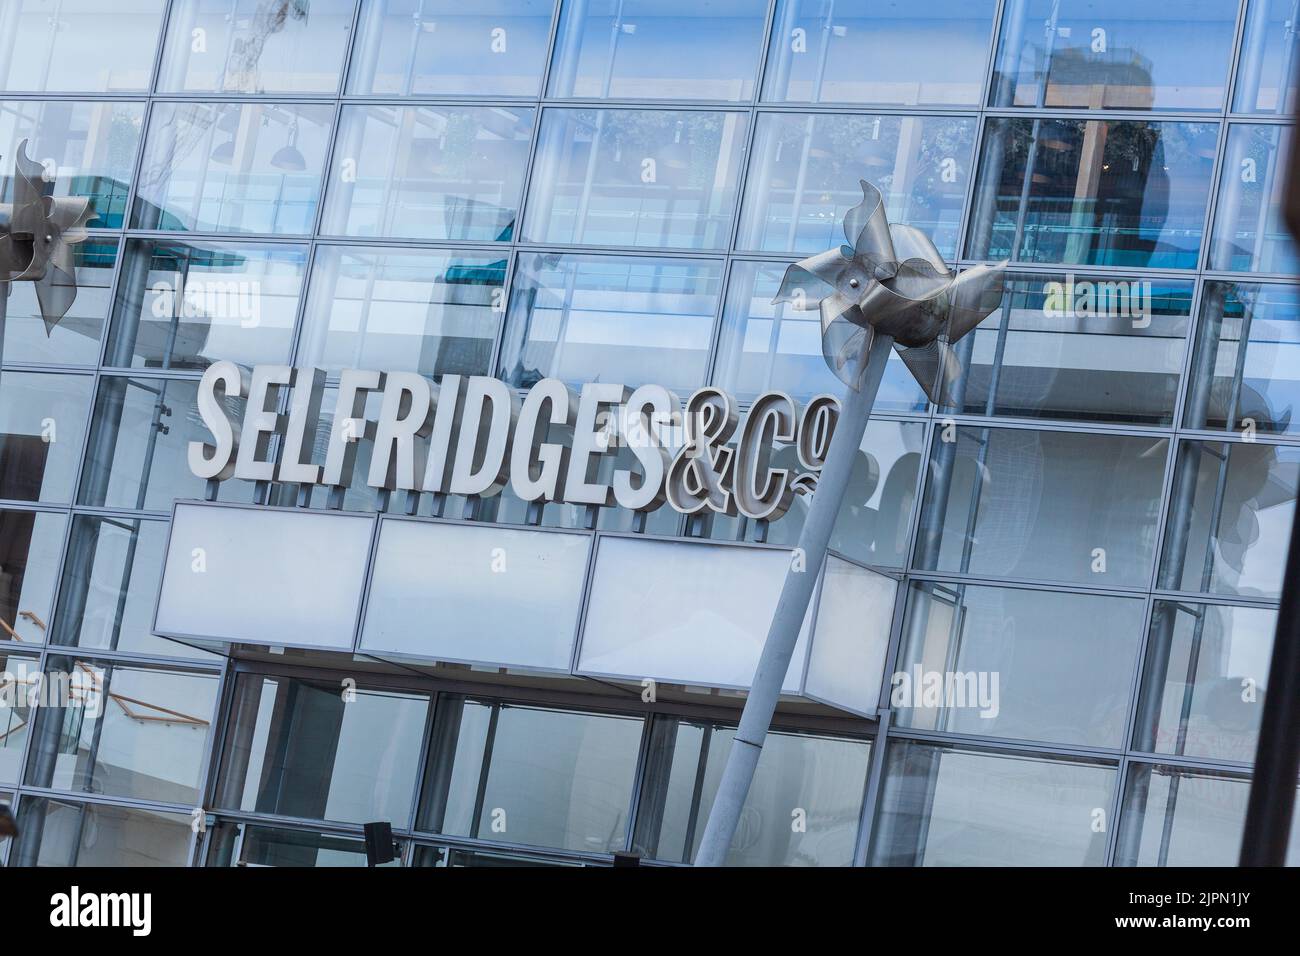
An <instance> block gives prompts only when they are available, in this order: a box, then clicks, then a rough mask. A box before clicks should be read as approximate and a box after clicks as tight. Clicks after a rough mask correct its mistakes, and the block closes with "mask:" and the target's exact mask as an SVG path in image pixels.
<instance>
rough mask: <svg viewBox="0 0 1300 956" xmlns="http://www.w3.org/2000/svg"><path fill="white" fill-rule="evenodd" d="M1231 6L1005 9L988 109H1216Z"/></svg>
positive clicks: (1221, 2) (1150, 0)
mask: <svg viewBox="0 0 1300 956" xmlns="http://www.w3.org/2000/svg"><path fill="white" fill-rule="evenodd" d="M1237 6H1238V0H1200V2H1197V3H1163V2H1160V0H1018V2H1011V3H1007V4H1006V7H1005V13H1004V14H1003V19H1002V30H1001V35H1000V40H999V43H998V58H997V65H996V68H995V71H994V74H993V88H992V91H991V97H990V103H991V104H992V105H993V106H1046V107H1048V108H1058V109H1125V110H1149V109H1159V110H1164V109H1167V110H1218V109H1220V108H1221V107H1222V106H1223V93H1224V90H1225V89H1227V82H1228V63H1229V61H1230V59H1231V57H1232V42H1233V39H1234V38H1235V36H1236V30H1237Z"/></svg>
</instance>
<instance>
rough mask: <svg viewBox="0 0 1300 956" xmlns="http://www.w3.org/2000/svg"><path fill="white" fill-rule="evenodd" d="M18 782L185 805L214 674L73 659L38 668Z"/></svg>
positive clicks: (199, 768) (207, 730)
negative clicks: (38, 695) (41, 685)
mask: <svg viewBox="0 0 1300 956" xmlns="http://www.w3.org/2000/svg"><path fill="white" fill-rule="evenodd" d="M45 680H46V682H47V684H49V686H48V687H47V688H46V689H45V691H44V693H45V695H46V700H45V703H44V704H43V705H42V706H41V707H40V708H38V709H37V719H36V726H35V729H34V730H33V733H32V744H31V746H30V747H29V749H28V755H27V777H26V782H27V783H29V784H32V785H34V786H38V787H54V788H56V789H59V790H80V791H85V792H86V793H99V794H107V795H112V796H119V797H133V798H136V799H140V800H157V801H160V802H164V803H179V804H184V805H187V806H193V805H195V804H196V803H197V802H198V801H199V786H200V784H201V783H202V778H203V763H204V761H205V760H206V758H207V749H208V738H209V736H210V734H211V731H212V720H213V716H214V714H213V710H214V707H215V705H216V701H217V685H218V680H217V677H216V675H215V674H193V673H182V672H178V671H163V670H146V669H144V668H140V667H124V666H122V665H119V664H109V663H105V662H99V661H91V660H85V659H79V658H74V657H62V656H57V657H50V658H47V660H46V663H45Z"/></svg>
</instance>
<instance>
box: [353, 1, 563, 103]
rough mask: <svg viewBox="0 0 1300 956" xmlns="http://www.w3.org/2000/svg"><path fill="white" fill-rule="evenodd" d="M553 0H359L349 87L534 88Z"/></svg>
mask: <svg viewBox="0 0 1300 956" xmlns="http://www.w3.org/2000/svg"><path fill="white" fill-rule="evenodd" d="M554 8H555V0H475V2H474V3H472V4H469V3H464V2H460V0H366V2H364V3H363V4H362V5H361V29H360V35H359V36H358V38H357V44H356V48H355V49H354V50H353V52H352V64H351V67H350V70H349V77H348V92H349V93H361V94H375V95H377V96H394V95H404V96H464V95H469V96H536V95H537V93H538V91H539V90H540V89H541V86H542V72H543V70H544V69H545V66H546V48H547V45H548V44H549V42H550V36H551V15H552V13H553V11H554Z"/></svg>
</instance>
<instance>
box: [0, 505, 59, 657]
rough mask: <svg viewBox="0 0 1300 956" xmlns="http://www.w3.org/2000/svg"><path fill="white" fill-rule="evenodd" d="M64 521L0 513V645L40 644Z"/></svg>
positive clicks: (39, 515)
mask: <svg viewBox="0 0 1300 956" xmlns="http://www.w3.org/2000/svg"><path fill="white" fill-rule="evenodd" d="M67 520H68V519H67V518H66V517H65V516H64V515H61V514H48V513H45V512H39V511H0V641H3V640H13V641H22V642H23V643H24V644H43V643H45V634H46V629H47V627H48V626H49V620H50V610H51V603H52V602H53V600H54V583H55V580H56V577H57V574H58V568H59V557H60V555H62V553H63V532H64V529H65V528H66V527H67Z"/></svg>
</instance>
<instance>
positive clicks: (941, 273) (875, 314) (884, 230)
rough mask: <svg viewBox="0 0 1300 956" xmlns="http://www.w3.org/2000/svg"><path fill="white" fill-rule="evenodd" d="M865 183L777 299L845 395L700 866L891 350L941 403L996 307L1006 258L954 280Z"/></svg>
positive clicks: (733, 821) (708, 860) (789, 641)
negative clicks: (802, 317) (969, 337)
mask: <svg viewBox="0 0 1300 956" xmlns="http://www.w3.org/2000/svg"><path fill="white" fill-rule="evenodd" d="M861 185H862V202H861V203H859V204H858V205H856V206H854V207H853V208H852V209H850V210H849V211H848V212H847V213H846V214H845V217H844V236H845V238H846V239H847V240H848V242H847V243H846V244H845V245H843V246H840V247H839V248H838V249H829V250H827V251H826V252H823V253H821V254H819V255H815V256H811V257H809V258H807V259H804V260H802V261H800V262H797V263H795V264H794V265H792V266H790V268H789V269H787V270H786V273H785V278H784V280H783V281H782V283H781V288H780V290H779V291H778V292H777V296H776V299H775V300H774V301H775V302H789V303H791V304H792V305H793V306H794V307H795V308H796V309H803V310H808V311H811V310H813V309H818V310H820V312H821V333H822V352H823V353H824V354H825V356H826V363H827V364H828V365H829V366H830V369H831V371H832V372H834V373H835V375H836V377H838V378H839V379H840V381H842V382H844V384H846V385H847V386H849V388H848V391H847V392H846V393H845V395H844V398H843V399H841V401H840V414H839V418H838V420H837V422H836V425H835V431H834V434H833V435H832V437H831V444H830V449H829V450H828V452H827V455H826V463H825V465H823V466H822V469H821V476H820V478H819V479H818V481H817V490H816V491H815V492H814V493H813V499H812V504H811V505H810V506H809V508H808V514H807V516H806V517H805V518H804V525H803V528H802V530H801V531H800V532H799V543H798V544H797V545H796V547H795V555H796V557H797V558H798V559H799V560H792V561H791V565H790V570H789V571H787V572H786V578H785V584H784V585H783V586H782V588H781V596H780V598H779V599H778V600H777V604H776V611H775V612H774V613H773V615H772V624H771V626H770V628H769V629H768V633H767V640H766V641H765V642H764V644H763V651H762V654H761V655H760V656H759V660H758V666H757V667H756V668H755V670H754V680H753V682H752V684H751V686H750V689H749V695H748V697H747V698H746V700H745V709H744V711H743V712H742V713H741V717H740V726H739V727H737V728H736V735H735V738H734V742H733V745H732V747H731V751H730V752H729V753H728V754H727V763H726V766H725V767H724V768H723V771H722V779H721V780H720V781H719V783H718V792H717V795H716V796H715V797H714V801H713V809H712V811H711V812H710V814H709V820H708V823H707V824H706V826H705V828H704V837H703V839H702V840H701V842H700V849H699V852H698V853H696V856H695V865H696V866H722V865H723V864H724V863H725V862H726V859H727V852H728V850H730V848H731V841H732V838H733V837H734V836H735V833H736V826H737V824H738V823H739V822H740V812H741V810H742V808H743V807H744V805H745V798H746V797H747V796H748V794H749V785H750V783H751V782H752V781H753V779H754V770H755V768H756V767H757V766H758V757H759V754H760V753H762V747H763V742H764V740H765V739H766V737H767V731H768V728H769V727H770V726H771V724H772V715H773V713H775V711H776V704H777V700H778V698H779V697H780V696H781V686H782V684H783V682H784V680H785V675H786V671H787V670H788V669H789V667H790V657H791V656H792V655H793V653H794V648H795V643H796V642H797V640H798V638H799V632H800V630H801V628H802V626H803V622H804V617H805V615H806V614H807V611H808V604H809V602H810V601H811V600H812V595H813V591H814V589H815V587H816V582H817V578H818V575H819V573H820V571H821V567H822V564H823V563H825V560H826V548H827V545H828V544H829V543H830V537H831V531H832V529H833V528H834V526H835V518H836V515H838V514H839V510H840V503H841V502H842V501H843V499H844V494H845V492H846V490H847V489H848V484H849V476H850V474H851V473H852V465H853V460H854V458H855V457H856V456H857V453H858V448H859V446H860V445H861V444H862V436H863V434H864V433H865V432H866V428H867V420H868V418H869V417H870V416H871V406H872V405H873V404H875V400H876V391H877V390H878V389H879V388H880V380H881V377H882V376H883V375H884V372H885V364H886V362H887V360H888V358H889V353H890V351H891V350H897V352H898V354H899V356H900V357H901V358H902V360H903V363H904V364H905V365H906V366H907V368H908V369H909V370H910V371H911V373H912V375H913V376H915V378H916V380H917V381H918V382H920V383H921V387H922V388H923V389H925V393H926V395H928V396H929V397H930V399H931V400H932V401H934V402H936V403H937V404H947V403H948V401H949V398H950V396H949V395H947V394H946V391H947V390H948V389H949V387H950V385H951V383H952V382H953V380H954V379H955V378H956V377H957V376H958V374H959V373H960V371H961V364H960V362H959V361H958V360H957V358H956V355H955V354H954V353H953V350H952V343H953V342H955V341H957V340H958V339H960V338H961V337H962V336H964V335H966V334H967V333H968V332H970V331H971V330H972V329H974V328H975V326H977V325H979V323H980V321H981V320H982V319H984V317H985V316H987V315H988V314H989V313H990V312H992V311H993V310H994V309H996V308H997V307H998V303H999V302H1000V301H1001V300H1002V275H1003V271H1004V270H1005V268H1006V263H1005V262H1002V263H999V264H997V265H993V266H975V267H974V268H972V269H967V270H966V271H965V272H962V273H960V274H953V273H952V272H951V271H949V269H948V266H947V265H946V264H945V263H944V261H943V257H942V256H940V255H939V252H938V250H937V249H935V247H934V243H932V242H931V241H930V239H929V237H928V236H926V235H925V234H924V233H923V232H921V231H920V230H919V229H916V228H915V227H913V226H905V225H899V224H897V223H893V224H891V223H890V222H889V220H888V218H887V217H886V216H885V204H884V200H883V199H882V198H881V195H880V192H879V191H878V190H877V189H876V188H875V187H874V186H872V185H871V184H870V183H867V182H863V183H861Z"/></svg>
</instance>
